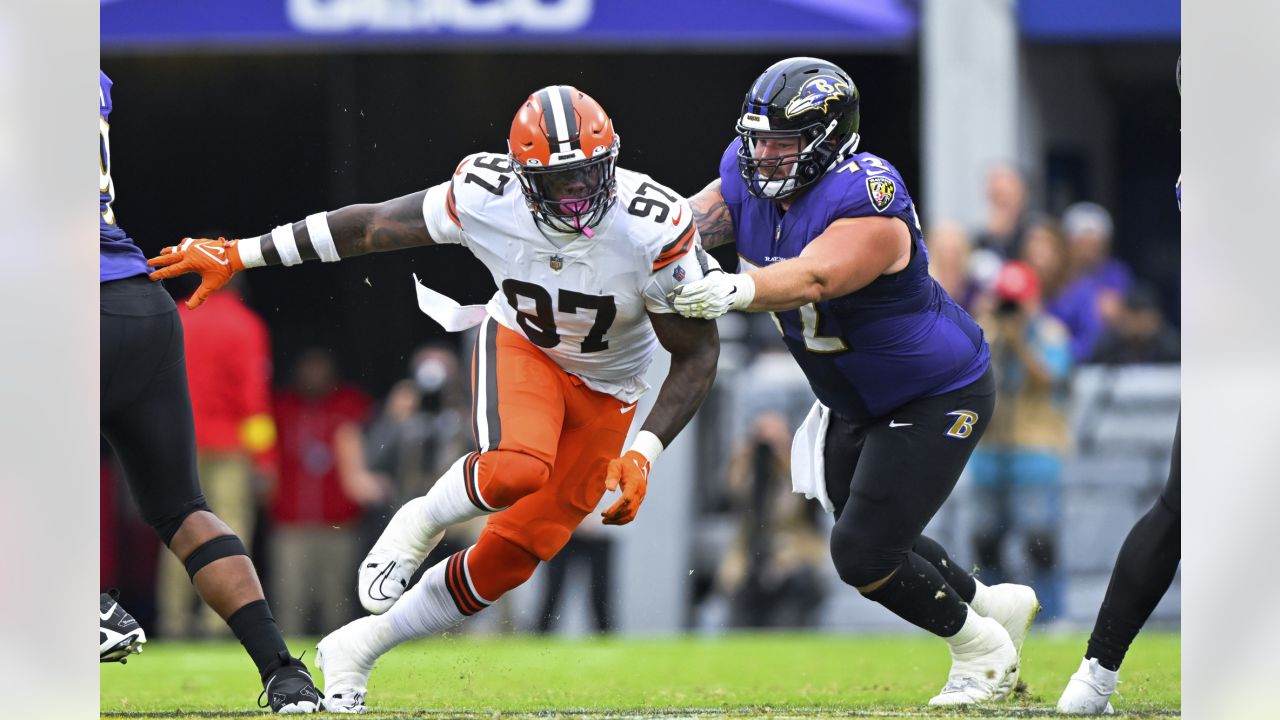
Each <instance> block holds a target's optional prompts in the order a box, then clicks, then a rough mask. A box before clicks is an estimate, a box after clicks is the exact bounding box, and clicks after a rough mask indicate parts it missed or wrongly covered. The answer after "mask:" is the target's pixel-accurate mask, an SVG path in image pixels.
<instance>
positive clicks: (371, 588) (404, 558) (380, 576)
mask: <svg viewBox="0 0 1280 720" xmlns="http://www.w3.org/2000/svg"><path fill="white" fill-rule="evenodd" d="M388 535H389V533H385V532H384V533H383V535H382V537H380V538H378V542H377V544H375V545H374V546H373V549H372V550H370V551H369V554H368V555H366V556H365V557H364V560H363V561H362V562H361V563H360V571H359V574H358V575H359V577H358V579H357V581H356V592H357V594H358V595H359V596H360V604H361V605H363V606H364V609H365V610H368V611H369V612H371V613H373V614H374V615H381V614H382V613H384V612H386V611H388V610H390V609H391V606H392V605H395V604H396V600H399V599H400V596H401V595H403V594H404V591H405V590H408V589H409V581H410V580H411V579H413V574H414V573H415V572H417V571H418V566H419V565H421V564H422V561H423V560H425V559H426V557H427V555H428V554H430V552H431V550H432V549H433V548H435V546H436V545H437V544H438V543H439V542H440V538H443V537H444V533H443V532H441V533H436V535H435V537H433V538H431V540H429V541H428V543H427V545H426V552H424V553H422V554H421V555H419V554H418V553H416V552H414V551H413V550H411V549H409V548H407V547H397V545H398V543H396V542H394V541H393V540H392V539H391V538H389V537H388Z"/></svg>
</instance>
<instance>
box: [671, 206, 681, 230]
mask: <svg viewBox="0 0 1280 720" xmlns="http://www.w3.org/2000/svg"><path fill="white" fill-rule="evenodd" d="M682 217H684V206H683V205H681V206H680V212H678V213H676V218H675V219H674V220H672V221H671V224H672V225H676V226H679V225H680V218H682Z"/></svg>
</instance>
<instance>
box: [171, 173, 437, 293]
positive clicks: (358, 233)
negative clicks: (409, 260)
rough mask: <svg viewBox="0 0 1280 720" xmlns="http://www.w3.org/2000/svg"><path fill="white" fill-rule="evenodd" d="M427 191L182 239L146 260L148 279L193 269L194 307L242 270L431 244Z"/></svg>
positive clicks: (330, 259)
mask: <svg viewBox="0 0 1280 720" xmlns="http://www.w3.org/2000/svg"><path fill="white" fill-rule="evenodd" d="M426 193H427V191H425V190H423V191H420V192H416V193H413V194H411V195H405V196H404V197H399V198H396V199H394V200H388V201H386V202H383V203H377V204H372V205H349V206H347V207H344V208H341V209H339V210H334V211H332V212H328V213H316V214H315V215H311V216H309V217H307V218H306V219H305V220H301V221H299V222H296V223H293V224H292V225H281V226H280V227H278V228H276V229H274V230H272V231H271V232H269V233H267V234H265V235H259V236H257V237H248V238H242V239H239V240H224V239H222V238H218V239H217V240H207V239H199V238H186V239H184V240H183V241H182V243H180V244H178V245H174V246H171V247H167V248H165V249H164V250H162V251H161V253H160V255H159V256H158V257H154V258H151V259H150V260H148V261H147V264H148V265H151V266H153V267H158V268H160V269H159V270H156V271H155V272H153V273H151V279H152V280H164V279H166V278H171V277H177V276H179V275H184V274H186V273H192V272H194V273H198V274H199V275H200V279H201V282H200V287H199V289H197V290H196V292H195V294H193V295H192V296H191V299H189V300H188V301H187V306H188V307H190V308H192V309H194V308H196V307H198V306H199V305H200V304H201V303H203V302H204V301H205V299H206V298H208V297H209V295H211V294H213V293H214V292H215V291H217V290H218V289H219V288H221V287H222V286H223V285H225V284H227V281H228V280H230V279H231V276H232V275H234V274H235V273H237V272H239V271H240V270H243V269H245V268H252V267H261V266H265V265H297V264H298V263H301V262H305V261H307V260H321V261H323V262H337V261H338V260H341V259H342V258H346V257H351V256H353V255H366V254H368V253H374V252H387V251H390V250H403V249H405V248H411V247H421V246H423V245H431V244H433V240H432V238H431V234H430V233H429V232H428V231H427V226H426V221H425V220H424V218H423V214H422V204H423V200H424V198H425V197H426Z"/></svg>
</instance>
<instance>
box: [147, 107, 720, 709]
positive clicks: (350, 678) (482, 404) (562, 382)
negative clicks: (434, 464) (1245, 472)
mask: <svg viewBox="0 0 1280 720" xmlns="http://www.w3.org/2000/svg"><path fill="white" fill-rule="evenodd" d="M508 145H509V152H508V153H506V154H494V153H479V154H476V155H471V156H469V157H467V158H465V159H464V160H463V161H462V163H461V164H460V165H459V166H458V169H457V171H456V172H454V174H453V176H452V177H451V178H449V180H448V181H447V182H444V183H441V184H439V185H437V186H435V187H432V188H430V189H428V190H424V191H420V192H416V193H413V194H411V195H406V196H404V197H401V198H397V199H395V200H389V201H387V202H384V203H380V204H377V205H353V206H350V207H345V208H342V209H340V210H335V211H332V212H328V213H317V214H315V215H311V216H309V217H307V218H306V219H305V220H303V221H301V222H297V223H294V224H293V225H283V226H281V227H278V228H276V229H275V230H273V231H271V232H270V233H268V234H265V235H261V236H258V237H248V238H244V239H240V240H223V239H217V240H204V239H190V238H189V239H186V240H184V241H183V242H182V243H181V244H180V245H177V246H174V247H170V248H166V249H165V250H164V251H163V253H162V254H161V255H160V256H159V257H156V258H153V259H152V260H150V261H149V262H150V264H151V265H153V266H158V267H160V268H161V269H159V270H157V271H156V272H154V273H153V274H152V276H151V277H153V278H155V279H163V278H168V277H174V276H177V275H181V274H183V273H188V272H195V273H199V274H200V275H201V278H202V283H201V286H200V289H199V290H197V292H196V293H195V295H194V296H193V297H192V299H191V300H190V301H189V302H190V304H191V306H192V307H193V308H194V307H196V306H198V305H199V304H200V303H201V302H203V301H204V299H205V298H207V297H208V296H209V294H210V293H212V292H214V291H215V290H217V289H218V288H219V287H221V286H222V285H223V284H225V283H226V281H227V280H228V279H229V278H230V277H231V275H232V274H233V273H235V272H237V271H239V270H241V269H244V268H251V267H259V266H263V265H296V264H298V263H301V262H303V261H306V260H316V259H318V260H321V261H324V262H334V261H338V260H340V259H342V258H346V257H350V256H352V255H363V254H365V253H371V252H384V251H389V250H399V249H402V248H410V247H419V246H423V245H436V244H445V243H454V244H461V245H463V246H464V247H466V248H467V249H469V250H470V251H471V252H472V253H474V254H475V256H476V257H477V258H479V259H480V260H481V261H482V262H483V263H484V264H485V266H486V267H487V268H488V269H489V272H490V273H492V275H493V279H494V282H495V283H497V285H498V291H497V293H496V294H494V296H493V298H492V299H491V300H490V301H489V303H488V305H487V306H486V312H485V313H483V320H482V321H481V329H480V333H479V337H478V339H477V342H476V348H475V355H474V361H473V362H474V364H473V370H472V377H473V383H474V388H473V391H474V395H475V402H474V405H473V407H474V417H473V427H474V430H475V435H476V443H477V446H478V447H477V450H476V451H475V452H472V453H470V454H468V455H466V456H464V457H462V458H459V459H458V460H457V462H456V463H454V465H453V466H452V467H451V468H450V469H449V470H448V471H447V472H446V473H445V474H444V476H443V477H441V478H440V479H439V480H438V481H437V482H436V484H435V485H434V486H433V487H432V488H431V490H430V492H428V493H427V494H426V495H425V496H423V497H420V498H417V499H415V500H412V501H410V502H408V503H406V504H405V505H404V507H402V508H401V509H400V511H399V512H398V513H396V515H395V517H394V518H392V520H391V523H390V524H389V526H388V527H387V529H386V531H385V532H384V533H383V534H382V537H381V538H379V540H378V542H377V543H376V544H375V545H374V548H373V549H372V550H371V551H370V553H369V555H368V557H366V558H365V560H364V562H362V563H361V566H360V569H359V581H358V582H359V595H360V600H361V603H362V604H363V605H364V606H365V608H366V609H367V610H369V612H371V613H374V615H371V616H368V617H364V618H360V619H359V620H356V621H354V622H352V623H350V624H348V625H346V626H345V627H342V628H340V629H338V630H337V631H335V632H333V633H331V634H330V635H328V636H327V637H325V638H324V639H323V640H322V641H321V642H320V645H319V655H318V656H317V662H318V664H319V665H320V667H321V668H322V669H323V670H324V674H325V685H326V687H325V690H326V692H327V696H328V697H327V699H326V705H327V707H328V709H329V710H330V711H336V712H361V711H363V709H364V693H365V688H366V684H367V681H368V676H369V672H370V671H371V670H372V668H373V663H374V661H375V660H376V659H377V658H378V657H379V656H380V655H382V654H383V653H385V652H387V651H388V650H390V649H391V648H392V647H394V646H395V645H397V644H399V643H401V642H404V641H406V640H410V639H413V638H418V637H423V636H426V635H431V634H434V633H439V632H441V631H443V630H447V629H449V628H451V627H453V626H454V625H456V624H457V623H459V622H461V621H462V620H463V619H464V618H466V617H467V616H470V615H474V614H475V613H477V612H479V611H481V610H483V609H484V608H485V607H487V606H488V605H489V604H491V603H492V602H493V601H495V600H497V599H498V598H499V597H501V596H502V595H503V593H506V592H508V591H509V590H511V589H513V588H515V587H517V586H518V585H520V584H521V583H523V582H524V581H525V580H527V579H528V578H529V577H530V576H531V575H532V574H533V571H534V569H535V568H536V567H537V565H538V563H539V562H540V561H546V560H549V559H551V557H552V556H554V555H555V554H556V553H557V552H558V551H559V550H560V548H561V547H563V546H564V544H565V542H566V541H568V539H569V535H570V534H571V533H572V532H573V529H574V528H575V527H577V525H578V524H579V523H580V522H581V521H582V520H583V518H585V517H586V516H587V514H589V513H590V512H592V510H593V509H594V508H595V507H596V505H597V504H598V503H599V501H600V499H601V498H602V497H603V495H604V493H605V491H606V489H607V490H621V497H620V498H619V499H618V501H617V502H616V503H614V504H613V505H612V506H611V507H609V509H607V510H605V511H604V512H603V513H602V516H603V522H605V523H606V524H616V525H623V524H626V523H628V522H630V521H631V520H632V519H634V518H635V516H636V512H637V511H638V510H639V509H640V503H641V502H642V501H643V500H644V496H645V490H646V487H647V484H648V474H649V468H650V465H651V463H652V462H653V461H654V460H655V459H656V458H657V457H658V454H659V453H661V452H662V449H663V448H664V447H666V446H667V445H668V444H670V442H671V440H672V439H673V438H675V436H676V434H677V433H679V432H680V430H681V429H682V428H683V427H684V426H685V424H686V423H687V422H688V421H689V419H690V418H691V417H692V416H693V413H694V411H695V410H696V409H697V408H698V406H699V405H700V404H701V402H702V399H703V397H704V396H705V395H706V392H707V390H708V389H709V388H710V387H711V383H712V380H713V378H714V377H715V370H716V361H717V358H718V356H719V338H718V336H717V334H716V326H715V323H714V322H713V321H708V320H698V319H690V318H684V317H681V316H680V315H678V314H676V313H675V312H674V309H673V308H672V306H671V304H670V301H669V300H668V298H669V296H670V295H671V294H672V293H673V291H674V290H675V289H676V288H677V287H679V286H681V285H683V284H685V283H688V282H693V281H696V280H698V279H699V278H701V277H703V275H704V274H705V273H706V272H707V271H708V262H709V260H708V258H707V256H706V255H705V253H703V251H702V248H701V245H700V243H699V240H698V232H697V228H696V227H695V226H694V222H693V213H692V211H691V210H690V208H689V205H688V203H687V202H686V201H685V200H684V199H683V198H681V197H680V195H679V194H677V193H675V192H673V191H671V190H669V189H667V188H666V187H664V186H662V185H659V184H658V183H656V182H654V181H653V180H651V179H649V178H648V177H647V176H645V175H642V174H639V173H633V172H630V171H627V170H623V169H619V168H617V165H616V162H617V156H618V136H617V134H616V133H615V131H614V128H613V122H612V121H611V120H610V118H609V116H608V115H607V114H606V113H605V111H604V109H603V108H601V107H600V105H599V104H598V103H597V102H596V101H595V100H593V99H592V98H590V97H589V96H587V95H586V94H585V93H583V92H581V91H579V90H577V89H575V88H572V87H568V86H565V85H558V86H551V87H547V88H543V89H542V90H539V91H537V92H535V93H533V94H532V95H530V96H529V97H528V99H527V100H525V102H524V104H523V105H522V106H521V107H520V109H519V111H518V112H517V114H516V117H515V120H514V121H513V123H512V125H511V134H510V137H509V139H508ZM455 309H456V306H455ZM454 324H455V325H457V324H459V323H454ZM659 343H661V344H662V346H663V347H664V348H666V349H667V350H668V351H670V353H671V369H670V371H669V372H668V374H667V376H666V379H665V380H664V381H663V384H662V388H661V389H660V391H659V393H658V399H657V401H656V403H655V404H654V406H653V409H652V410H651V411H650V413H649V415H648V417H647V418H646V419H645V422H644V425H643V427H642V429H641V430H640V432H639V434H638V435H637V437H636V439H635V441H634V442H633V444H632V445H631V447H630V448H629V449H627V450H626V451H625V452H624V451H623V444H624V442H625V441H626V436H627V431H628V428H629V427H630V425H631V421H632V418H633V417H634V415H635V413H634V412H633V410H634V408H635V403H636V401H637V399H638V398H639V397H640V396H641V395H642V394H643V393H644V392H645V390H647V389H648V387H647V386H646V384H645V382H644V380H643V376H644V374H645V370H646V368H648V366H649V364H650V362H651V360H652V357H653V353H654V350H655V348H656V347H657V345H658V344H659ZM481 515H489V520H488V523H487V525H486V526H485V530H484V531H483V532H482V533H481V535H480V537H479V539H478V540H477V541H476V544H475V545H473V546H471V547H469V548H467V549H465V550H463V551H461V552H459V553H457V554H455V555H453V556H451V557H449V558H447V559H446V560H444V561H442V562H440V563H439V564H438V565H435V566H434V567H431V568H430V569H428V570H427V571H426V573H425V574H424V575H423V577H422V579H421V580H420V581H419V582H418V583H417V584H416V585H414V586H413V587H412V588H408V582H409V579H410V578H411V577H412V576H413V574H414V571H415V570H416V569H417V567H418V565H419V564H420V563H421V562H422V561H423V559H424V558H425V557H426V556H427V553H428V552H430V551H431V549H432V548H433V547H435V545H436V543H437V542H439V540H440V538H441V537H442V535H443V533H444V531H445V529H446V528H448V527H449V526H451V525H454V524H456V523H460V522H463V521H465V520H469V519H471V518H474V517H478V516H481ZM406 590H408V592H406Z"/></svg>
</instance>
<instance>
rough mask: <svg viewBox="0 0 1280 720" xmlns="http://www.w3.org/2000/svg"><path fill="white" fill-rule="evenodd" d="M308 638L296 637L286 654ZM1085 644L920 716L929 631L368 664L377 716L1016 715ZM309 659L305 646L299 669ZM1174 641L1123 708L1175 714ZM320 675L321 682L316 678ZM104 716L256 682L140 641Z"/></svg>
mask: <svg viewBox="0 0 1280 720" xmlns="http://www.w3.org/2000/svg"><path fill="white" fill-rule="evenodd" d="M313 645H314V643H306V644H303V643H301V642H295V643H293V647H294V648H295V652H297V651H298V650H300V649H302V648H307V647H311V646H313ZM1083 647H1084V637H1083V636H1080V635H1069V636H1043V637H1037V636H1035V635H1034V634H1033V635H1032V637H1031V639H1029V640H1028V642H1027V647H1026V649H1025V652H1024V654H1023V672H1022V679H1023V682H1024V683H1025V686H1026V687H1025V690H1024V691H1023V692H1021V693H1019V695H1018V696H1017V697H1016V698H1014V699H1012V700H1010V701H1008V702H1005V703H1000V704H998V705H993V706H988V707H986V708H980V709H975V710H972V711H968V712H964V713H959V714H957V713H956V712H955V711H930V710H928V709H926V708H925V703H926V702H927V701H928V699H929V698H930V697H931V696H932V695H933V694H934V693H935V692H936V691H937V690H938V689H939V688H940V687H941V686H942V683H943V681H944V680H945V678H946V673H947V668H948V666H949V656H948V654H947V651H946V648H945V646H944V645H943V644H942V643H940V642H938V641H937V640H935V639H933V638H930V637H925V636H878V635H871V636H867V635H813V634H778V635H759V634H752V635H745V634H744V635H729V636H724V637H717V638H697V637H678V638H660V639H592V638H588V639H566V640H559V639H543V638H536V637H525V636H498V637H494V636H486V637H468V636H465V635H463V636H455V637H449V638H444V639H439V640H428V641H421V642H416V643H411V644H408V645H405V646H402V647H399V648H397V649H396V650H394V651H392V652H391V653H390V654H389V655H387V656H386V657H385V658H383V659H382V661H381V662H380V663H379V665H378V668H377V669H376V670H375V671H374V674H373V677H372V679H371V682H370V686H369V696H368V705H369V708H370V712H369V714H368V715H366V716H365V717H367V718H371V719H373V720H379V719H382V718H424V717H425V718H442V717H469V718H506V717H528V716H537V717H543V718H545V717H568V718H598V717H655V716H656V717H664V718H671V717H682V716H684V717H689V716H698V717H703V716H708V715H714V716H722V717H750V718H766V717H928V718H951V717H1027V716H1039V715H1048V714H1050V712H1051V710H1052V707H1053V703H1054V702H1055V701H1056V700H1057V697H1058V693H1059V692H1061V690H1062V686H1063V684H1064V683H1065V682H1066V680H1067V678H1068V676H1070V674H1071V673H1072V672H1073V671H1074V670H1075V669H1076V666H1077V664H1078V663H1079V661H1080V653H1081V652H1082V649H1083ZM313 655H314V651H310V652H308V653H307V659H308V661H310V660H311V659H312V657H313ZM1180 663H1181V653H1180V647H1179V637H1178V636H1177V635H1175V634H1160V633H1144V634H1142V635H1141V636H1139V638H1138V641H1137V643H1135V645H1134V648H1133V650H1132V651H1131V652H1130V654H1129V657H1128V659H1127V660H1126V661H1125V666H1124V668H1123V671H1122V673H1121V685H1120V697H1118V698H1116V699H1115V700H1114V704H1115V706H1116V710H1117V712H1118V713H1120V714H1131V715H1133V716H1142V717H1160V718H1163V717H1178V716H1179V710H1178V708H1179V705H1180V698H1181V692H1180V669H1179V668H1180ZM319 679H320V678H319V677H317V680H319ZM101 680H102V689H101V708H102V715H103V716H104V717H127V718H161V717H163V718H243V717H249V716H254V715H260V714H262V713H265V711H261V710H252V709H251V708H252V707H253V703H254V699H255V698H256V697H257V694H258V692H259V690H261V687H260V686H259V685H258V684H257V682H256V680H257V678H256V673H254V671H253V667H252V665H251V664H250V662H249V660H248V658H247V657H245V656H244V654H243V653H242V651H241V649H240V647H239V645H236V644H233V643H210V644H166V643H161V642H155V643H150V644H148V645H147V649H146V651H145V652H144V653H143V654H142V655H140V656H136V657H135V658H134V659H133V660H131V661H130V662H129V664H128V665H127V666H121V665H119V664H108V665H104V666H102V672H101Z"/></svg>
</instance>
